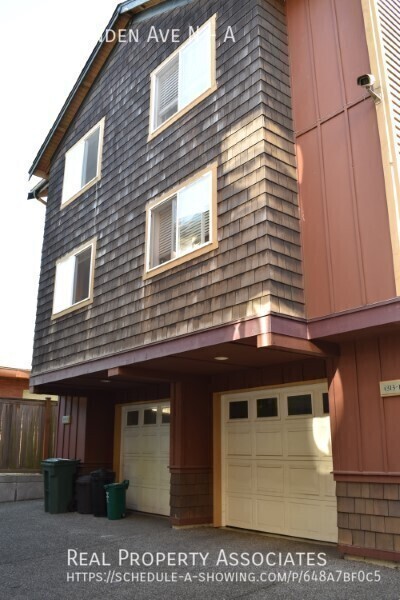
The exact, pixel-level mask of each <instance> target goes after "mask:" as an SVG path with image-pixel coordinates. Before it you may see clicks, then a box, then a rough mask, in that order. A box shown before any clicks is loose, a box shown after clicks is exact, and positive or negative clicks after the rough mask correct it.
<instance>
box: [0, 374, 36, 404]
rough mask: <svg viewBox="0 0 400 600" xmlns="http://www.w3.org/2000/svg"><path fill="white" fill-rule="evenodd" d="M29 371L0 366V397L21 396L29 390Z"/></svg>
mask: <svg viewBox="0 0 400 600" xmlns="http://www.w3.org/2000/svg"><path fill="white" fill-rule="evenodd" d="M29 375H30V371H27V370H22V369H11V368H9V367H0V398H22V397H23V395H24V393H26V392H27V391H29Z"/></svg>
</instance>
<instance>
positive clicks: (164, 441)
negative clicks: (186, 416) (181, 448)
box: [160, 428, 169, 458]
mask: <svg viewBox="0 0 400 600" xmlns="http://www.w3.org/2000/svg"><path fill="white" fill-rule="evenodd" d="M160 454H162V455H164V456H167V457H168V458H169V428H168V429H167V430H164V429H163V430H162V433H161V436H160Z"/></svg>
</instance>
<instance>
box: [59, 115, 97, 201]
mask: <svg viewBox="0 0 400 600" xmlns="http://www.w3.org/2000/svg"><path fill="white" fill-rule="evenodd" d="M103 129H104V120H102V121H100V123H98V124H97V125H96V126H95V127H93V129H91V130H90V131H89V132H88V133H87V134H86V135H85V136H84V137H83V138H82V139H81V140H79V142H77V143H76V144H75V145H74V146H72V148H70V149H69V150H68V152H67V153H66V154H65V167H64V181H63V190H62V200H61V205H63V204H65V203H67V202H69V201H70V200H72V199H73V198H75V197H76V196H77V195H79V193H80V192H81V190H84V189H87V187H89V185H90V184H91V183H92V182H93V183H94V182H95V181H97V180H98V179H99V178H100V165H101V156H100V153H101V144H102V139H103Z"/></svg>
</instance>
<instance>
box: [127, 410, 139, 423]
mask: <svg viewBox="0 0 400 600" xmlns="http://www.w3.org/2000/svg"><path fill="white" fill-rule="evenodd" d="M126 424H127V425H128V426H129V427H130V426H132V425H139V411H138V410H129V411H128V412H127V413H126Z"/></svg>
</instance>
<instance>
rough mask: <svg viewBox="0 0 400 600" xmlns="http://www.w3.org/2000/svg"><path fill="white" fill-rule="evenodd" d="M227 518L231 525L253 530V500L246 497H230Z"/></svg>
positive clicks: (227, 505)
mask: <svg viewBox="0 0 400 600" xmlns="http://www.w3.org/2000/svg"><path fill="white" fill-rule="evenodd" d="M226 516H227V520H228V522H229V524H230V525H233V526H235V527H244V528H245V529H253V500H252V498H251V497H248V496H247V497H246V496H229V498H228V499H227V504H226Z"/></svg>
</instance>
